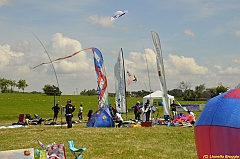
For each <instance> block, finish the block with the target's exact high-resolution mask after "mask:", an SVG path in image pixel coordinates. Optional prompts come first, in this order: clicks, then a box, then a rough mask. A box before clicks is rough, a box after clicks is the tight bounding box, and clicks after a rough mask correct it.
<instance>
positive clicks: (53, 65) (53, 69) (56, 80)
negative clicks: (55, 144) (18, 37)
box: [22, 26, 62, 123]
mask: <svg viewBox="0 0 240 159" xmlns="http://www.w3.org/2000/svg"><path fill="white" fill-rule="evenodd" d="M22 28H24V29H26V30H27V31H29V32H30V33H32V34H33V35H34V36H35V38H37V40H38V41H39V42H40V44H41V45H42V47H43V48H44V50H45V52H46V54H47V56H48V58H49V60H50V62H51V64H52V68H53V71H54V74H55V78H56V81H57V86H58V89H59V90H60V86H59V82H58V77H57V73H56V70H55V68H54V65H53V63H52V60H51V58H50V55H49V53H48V52H47V49H46V48H45V46H44V45H43V43H42V41H41V40H40V39H39V38H38V37H37V35H36V34H35V33H34V32H32V31H31V30H29V29H28V28H26V27H23V26H22ZM58 93H60V92H58ZM59 99H60V104H62V101H61V96H60V97H59ZM54 100H55V99H54ZM54 103H55V102H54ZM61 115H62V111H61ZM61 121H62V117H61ZM61 123H62V122H61Z"/></svg>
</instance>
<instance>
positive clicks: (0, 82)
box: [0, 78, 9, 93]
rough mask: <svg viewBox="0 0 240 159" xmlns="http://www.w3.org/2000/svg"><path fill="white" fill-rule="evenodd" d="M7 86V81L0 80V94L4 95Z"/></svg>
mask: <svg viewBox="0 0 240 159" xmlns="http://www.w3.org/2000/svg"><path fill="white" fill-rule="evenodd" d="M8 86H9V83H8V80H7V79H5V78H0V87H1V92H2V93H6V92H7V88H8Z"/></svg>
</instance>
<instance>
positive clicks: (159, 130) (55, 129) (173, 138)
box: [0, 93, 204, 159]
mask: <svg viewBox="0 0 240 159" xmlns="http://www.w3.org/2000/svg"><path fill="white" fill-rule="evenodd" d="M53 99H54V97H53V96H46V95H42V94H5V93H4V94H3V93H1V94H0V108H1V113H0V121H1V123H0V125H11V124H12V123H14V122H17V120H18V115H19V114H20V113H24V114H31V115H33V114H38V115H39V116H40V117H42V118H45V119H48V118H52V116H53V112H52V110H51V107H52V106H53V103H54V100H53ZM67 99H71V100H72V102H73V104H75V105H76V106H77V108H78V107H79V104H80V103H82V104H83V108H84V113H83V117H84V119H87V112H88V110H89V109H92V110H94V111H95V110H97V97H93V96H91V97H89V96H77V95H72V96H67V95H63V96H60V97H59V96H58V97H56V101H57V103H59V104H60V105H61V104H62V105H65V102H66V100H67ZM141 100H142V99H141V98H127V105H128V108H130V107H132V106H133V105H134V104H135V102H136V101H141ZM110 102H111V103H112V104H114V98H110ZM183 103H189V102H183ZM193 103H196V104H199V103H200V104H204V103H202V102H193ZM77 110H78V109H76V111H75V112H74V117H73V120H77ZM155 113H156V112H155ZM158 113H159V115H160V116H162V107H159V112H158ZM197 115H199V112H198V113H197ZM123 117H124V119H133V117H134V116H133V112H129V113H128V114H127V116H126V115H125V114H124V115H123ZM61 118H62V120H63V121H65V118H64V117H63V115H60V116H59V118H58V121H60V120H61ZM193 130H194V129H193V128H182V127H168V126H164V125H161V126H160V125H159V126H154V127H136V128H85V123H81V124H75V125H74V126H73V128H72V129H68V128H66V126H63V127H61V126H52V125H30V126H28V127H27V128H16V129H0V151H3V150H11V149H22V148H30V147H33V148H39V149H40V146H39V145H38V144H37V142H36V140H40V141H41V142H42V143H44V144H50V143H53V142H56V143H64V144H65V149H66V155H67V158H68V159H73V158H74V157H73V155H72V154H71V152H70V151H69V150H68V147H67V141H68V140H74V143H75V147H77V148H80V147H86V148H87V150H86V151H84V153H83V158H87V159H92V158H98V159H113V158H115V159H136V158H142V159H148V158H149V159H153V158H154V159H155V158H159V159H162V158H176V159H179V158H180V159H185V158H188V159H191V158H192V159H196V158H197V152H196V147H195V141H194V133H193Z"/></svg>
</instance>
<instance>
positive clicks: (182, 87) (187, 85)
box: [178, 81, 191, 92]
mask: <svg viewBox="0 0 240 159" xmlns="http://www.w3.org/2000/svg"><path fill="white" fill-rule="evenodd" d="M178 88H179V89H180V90H182V92H185V91H186V90H188V89H191V83H190V82H187V81H186V82H183V81H182V82H180V83H179V84H178Z"/></svg>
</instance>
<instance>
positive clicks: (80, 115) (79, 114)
mask: <svg viewBox="0 0 240 159" xmlns="http://www.w3.org/2000/svg"><path fill="white" fill-rule="evenodd" d="M82 113H83V106H82V104H80V107H79V111H78V119H79V120H80V121H81V120H82V119H83V117H82Z"/></svg>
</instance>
